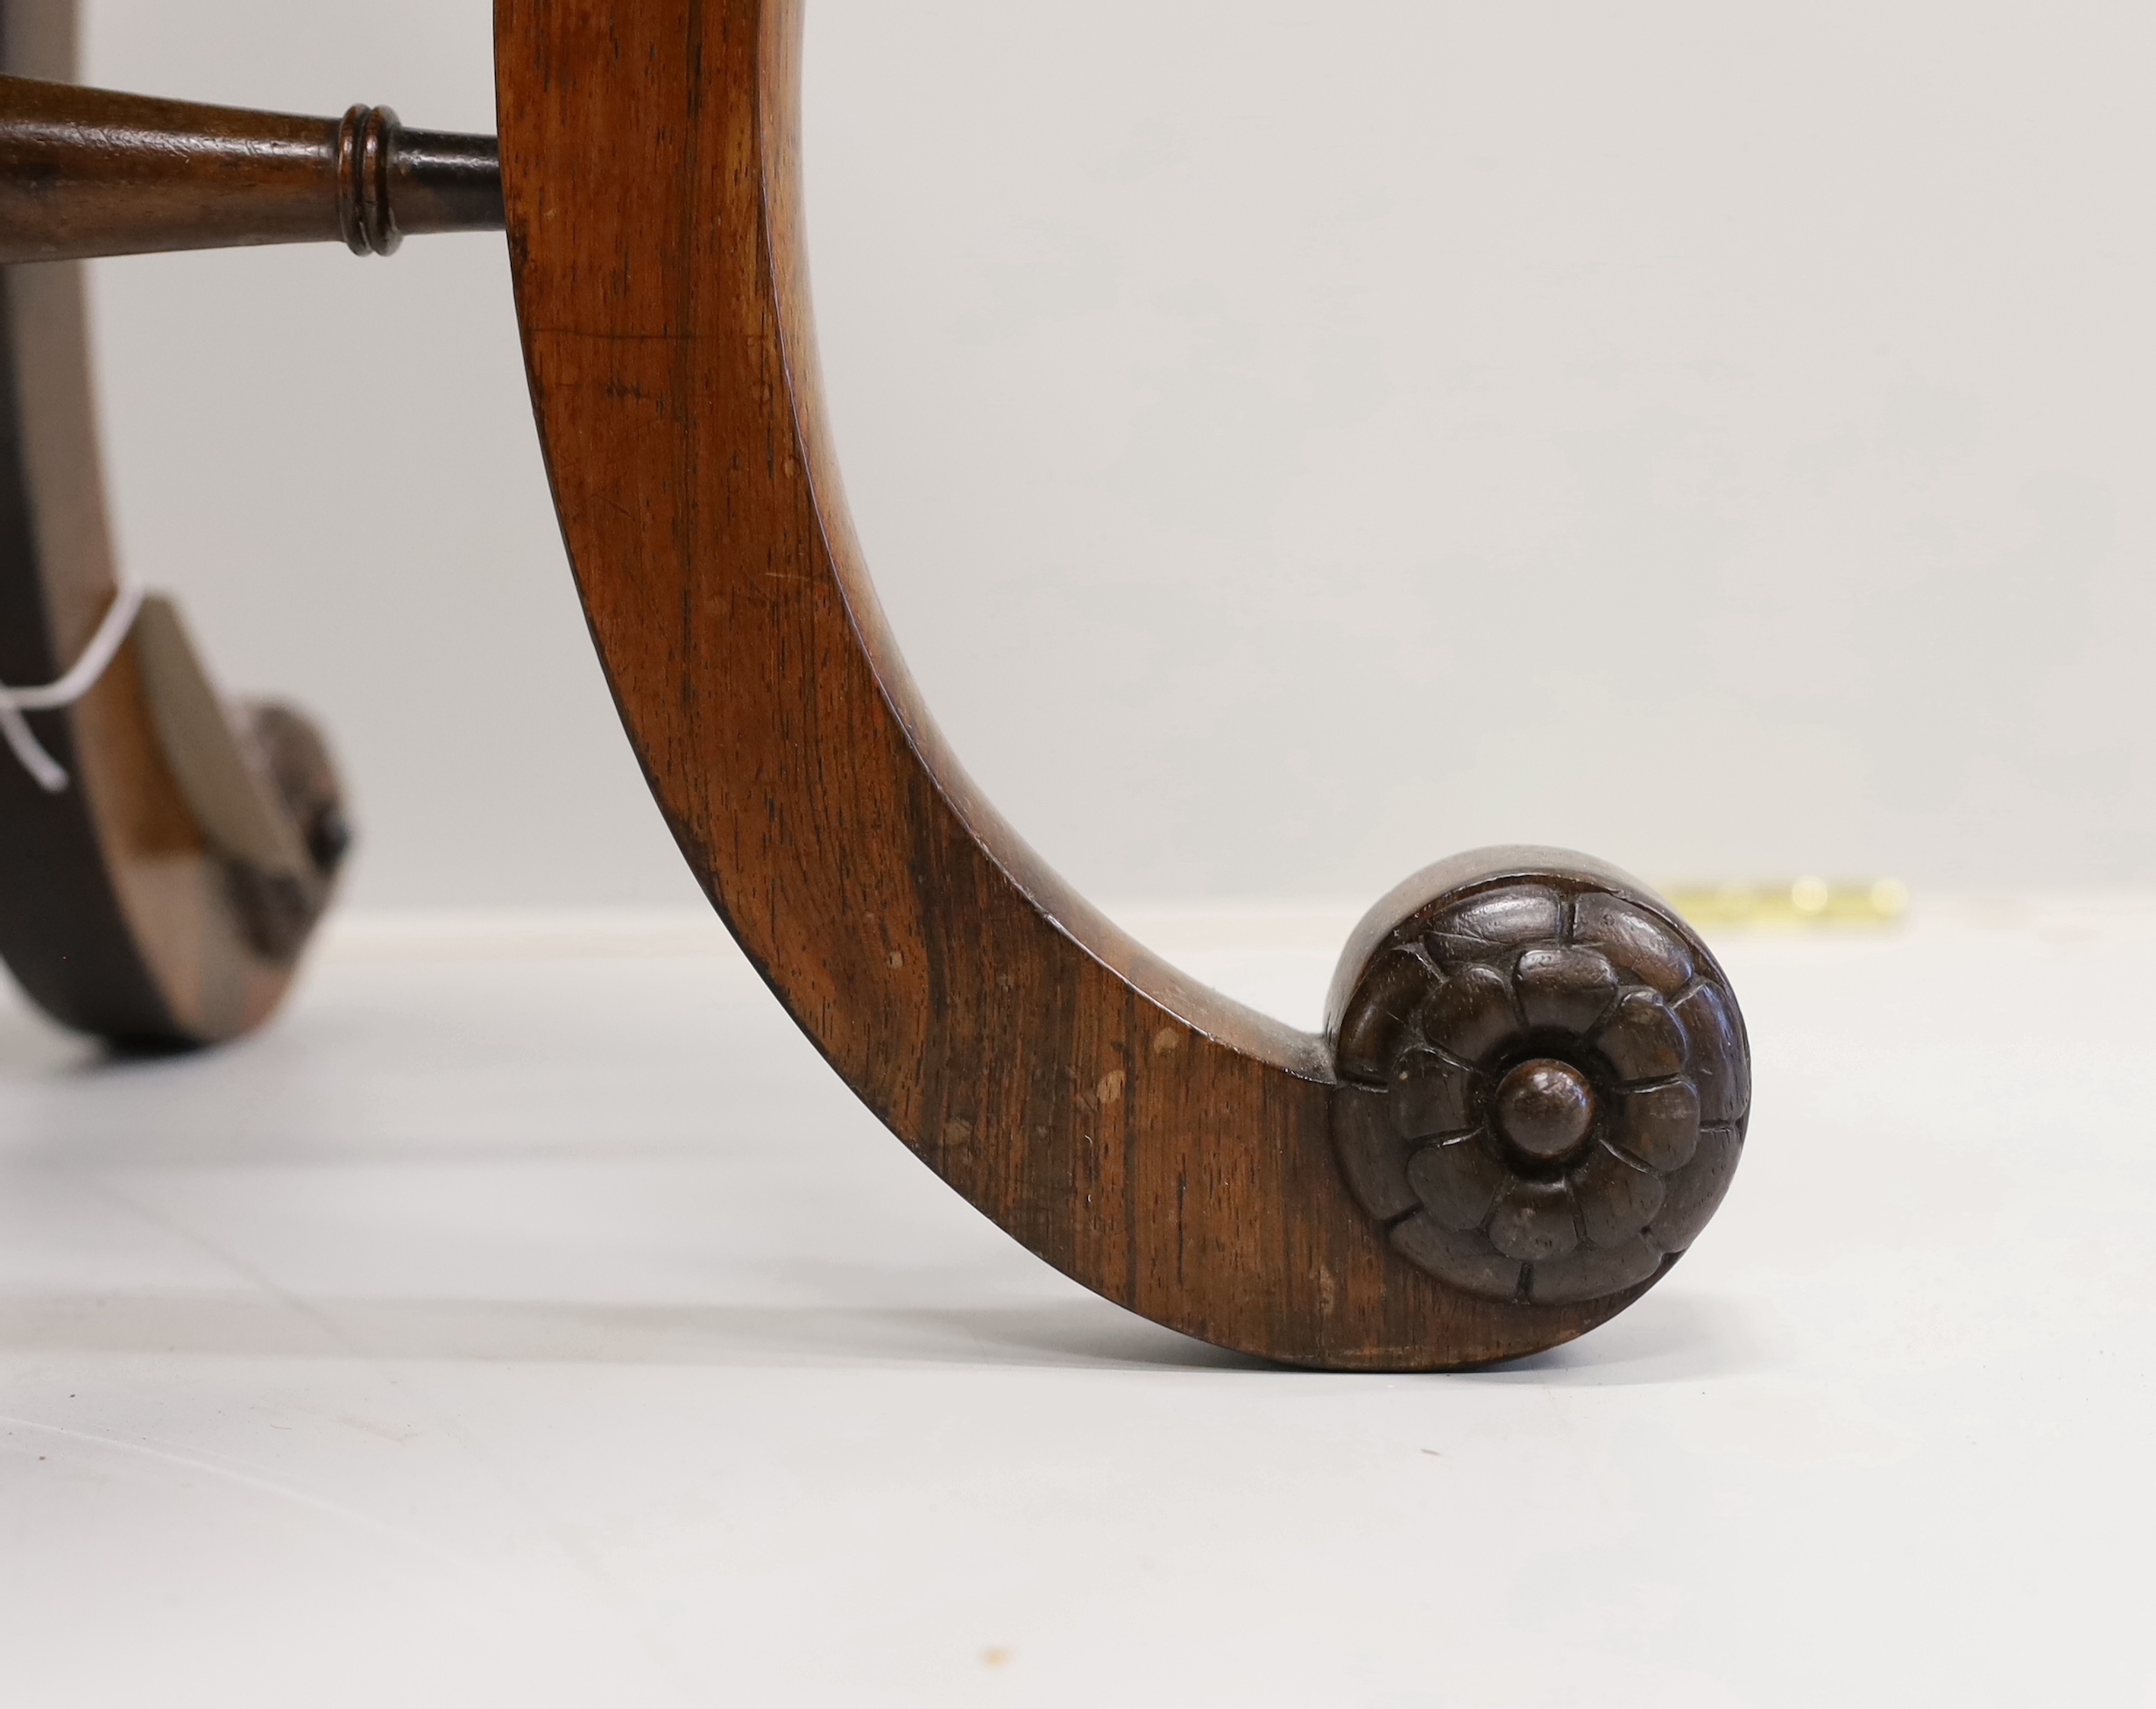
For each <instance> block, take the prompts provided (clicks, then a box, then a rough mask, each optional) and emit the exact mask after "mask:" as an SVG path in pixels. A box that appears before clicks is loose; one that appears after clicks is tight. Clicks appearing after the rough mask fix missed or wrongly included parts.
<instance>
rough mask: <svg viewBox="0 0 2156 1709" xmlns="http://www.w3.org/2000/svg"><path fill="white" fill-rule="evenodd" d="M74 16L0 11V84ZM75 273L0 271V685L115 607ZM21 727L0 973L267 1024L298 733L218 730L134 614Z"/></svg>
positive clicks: (144, 1023) (64, 1011) (52, 662)
mask: <svg viewBox="0 0 2156 1709" xmlns="http://www.w3.org/2000/svg"><path fill="white" fill-rule="evenodd" d="M73 63H74V7H73V4H72V0H0V68H4V69H5V70H6V71H8V72H11V73H16V72H19V73H27V74H34V75H36V76H38V77H40V78H56V77H64V76H66V75H67V73H68V72H69V71H70V70H71V69H72V67H73ZM118 586H119V583H118V578H117V575H116V573H115V568H114V562H113V553H112V546H111V540H110V534H109V533H108V530H107V528H106V523H105V515H104V506H103V495H102V486H101V482H100V475H99V459H98V449H97V435H96V430H95V413H94V410H93V406H92V401H91V391H90V378H89V364H88V342H87V327H86V325H85V320H84V314H83V301H82V285H81V269H80V268H79V267H78V266H76V265H73V264H59V265H38V266H13V267H9V268H6V269H5V270H4V271H0V681H4V682H7V683H10V684H11V685H14V686H16V687H18V688H20V687H28V686H32V685H36V684H41V683H46V682H49V681H53V679H55V678H56V677H58V676H59V675H60V674H62V672H63V671H64V670H65V669H66V668H67V667H68V666H69V665H70V664H71V663H73V662H74V660H76V659H77V658H78V657H80V656H81V653H82V650H83V647H84V646H85V645H86V644H87V642H88V639H89V638H90V636H91V635H92V634H93V633H94V632H95V631H96V629H97V627H98V625H99V624H100V622H101V621H102V618H103V617H104V615H105V612H106V611H107V610H108V608H109V607H110V605H111V604H112V602H113V600H114V598H115V597H116V595H117V590H118ZM30 723H31V724H32V728H33V730H34V731H35V733H36V734H37V736H38V737H39V739H40V740H41V742H42V743H43V745H45V747H46V749H47V750H48V751H49V752H50V753H51V754H52V755H53V757H54V758H55V759H58V760H59V761H60V764H61V766H63V767H64V768H65V769H66V771H67V773H68V781H67V787H65V788H63V789H60V790H58V791H52V790H47V789H46V788H44V787H41V786H40V785H39V783H38V782H37V780H35V779H33V778H32V776H31V775H30V773H28V772H27V771H25V769H24V768H23V767H22V766H19V765H18V764H17V763H16V761H15V760H14V759H12V758H11V756H10V755H9V754H8V753H7V752H5V750H4V749H0V957H4V958H5V959H6V962H7V964H8V966H9V968H10V970H11V971H12V972H13V973H14V975H15V976H16V978H18V980H19V981H20V982H21V984H22V985H23V986H24V988H25V990H27V991H28V992H29V993H30V994H31V995H32V997H33V998H35V999H37V1000H38V1001H39V1003H40V1004H41V1005H42V1006H44V1007H45V1008H46V1010H47V1011H48V1012H50V1013H52V1014H53V1015H54V1016H55V1017H57V1018H58V1019H60V1020H63V1021H65V1022H67V1023H68V1024H69V1025H72V1026H75V1027H79V1028H83V1029H84V1030H86V1031H88V1032H92V1033H97V1034H102V1035H105V1036H106V1037H109V1038H112V1039H116V1040H120V1041H124V1042H134V1043H143V1044H157V1045H170V1044H183V1043H201V1042H210V1041H214V1040H217V1039H223V1038H230V1037H231V1036H233V1035H237V1034H238V1033H242V1032H244V1031H246V1030H247V1029H248V1028H251V1027H253V1026H254V1025H256V1024H257V1023H258V1022H259V1021H260V1020H262V1019H263V1018H264V1017H265V1016H266V1015H267V1014H268V1013H270V1012H271V1011H272V1009H273V1008H274V1007H275V1006H276V1005H277V1003H278V1001H279V999H280V998H281V997H282V995H283V993H284V992H285V990H286V986H287V985H288V984H289V982H290V979H291V977H292V972H293V961H294V957H296V956H297V954H298V952H299V950H300V946H301V944H302V943H304V941H305V939H306V936H307V932H308V931H309V929H311V928H312V927H313V925H314V923H315V920H316V919H317V918H318V917H319V915H320V914H321V912H322V907H323V905H324V904H325V902H326V901H327V900H328V896H329V887H330V882H331V879H332V878H333V876H334V874H335V872H336V865H337V862H338V859H339V858H340V856H341V854H342V851H343V841H344V837H345V832H344V829H343V821H342V817H341V813H340V809H339V807H338V803H337V789H336V777H335V773H334V771H333V769H332V768H331V767H330V766H329V758H328V755H327V752H326V751H325V750H324V749H323V748H322V743H321V739H320V738H319V737H318V736H317V735H316V734H315V731H313V730H312V728H311V726H308V725H307V723H306V721H305V720H304V719H303V718H300V717H299V716H298V715H297V714H295V713H293V712H291V711H290V710H288V709H284V708H277V707H260V706H256V707H243V708H240V709H237V714H236V716H233V717H227V716H226V714H225V709H224V707H223V705H222V703H220V702H219V701H218V699H217V697H216V695H215V693H214V691H213V690H212V689H210V688H209V683H208V681H207V679H206V678H205V677H204V676H203V675H202V674H201V666H200V664H199V662H198V661H196V660H195V659H194V653H193V650H192V648H191V647H190V646H189V645H188V643H187V639H186V633H185V630H184V628H183V627H182V626H181V625H180V620H179V617H178V614H177V612H176V611H173V609H172V607H171V606H170V604H169V603H168V602H163V601H159V600H156V599H152V601H151V602H150V603H149V604H146V605H145V608H144V611H143V613H142V615H141V616H140V617H139V618H138V619H137V622H136V625H135V628H134V631H133V632H132V634H131V637H130V639H129V640H128V642H127V644H126V645H125V646H123V647H122V649H121V650H120V652H119V653H118V655H117V658H116V659H115V660H114V661H113V663H112V665H111V667H110V669H108V670H107V671H106V672H105V674H103V676H102V678H101V679H100V680H99V681H98V682H97V684H96V686H95V688H94V689H91V690H90V692H89V693H88V695H87V696H85V697H84V698H83V699H82V700H81V702H80V703H77V704H76V705H75V706H74V707H72V708H70V709H68V710H61V711H53V712H41V713H32V714H31V715H30Z"/></svg>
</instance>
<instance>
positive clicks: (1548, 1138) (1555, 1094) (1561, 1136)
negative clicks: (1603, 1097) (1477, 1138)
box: [1497, 1058, 1594, 1163]
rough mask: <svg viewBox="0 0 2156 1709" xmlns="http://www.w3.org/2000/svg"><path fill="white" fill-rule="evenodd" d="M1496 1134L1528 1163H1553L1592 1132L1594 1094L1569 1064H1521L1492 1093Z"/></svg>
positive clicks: (1577, 1145)
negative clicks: (1502, 1136)
mask: <svg viewBox="0 0 2156 1709" xmlns="http://www.w3.org/2000/svg"><path fill="white" fill-rule="evenodd" d="M1497 1129H1498V1131H1499V1132H1500V1133H1502V1134H1503V1135H1504V1136H1505V1138H1506V1139H1508V1140H1509V1141H1511V1142H1512V1143H1513V1144H1514V1145H1516V1146H1517V1147H1518V1148H1520V1149H1521V1150H1522V1151H1523V1152H1525V1153H1526V1154H1527V1155H1529V1156H1530V1157H1532V1158H1535V1159H1537V1161H1539V1162H1545V1163H1554V1162H1557V1161H1558V1160H1559V1158H1561V1157H1563V1156H1564V1155H1566V1153H1567V1152H1570V1151H1573V1150H1576V1149H1578V1148H1579V1146H1580V1142H1581V1141H1584V1140H1585V1139H1586V1138H1587V1135H1588V1134H1589V1133H1593V1132H1594V1087H1593V1086H1590V1085H1589V1084H1587V1076H1586V1075H1584V1074H1582V1073H1580V1070H1578V1069H1576V1068H1574V1067H1573V1065H1572V1064H1571V1063H1559V1062H1552V1061H1550V1060H1548V1059H1547V1058H1545V1059H1542V1060H1540V1061H1537V1062H1531V1063H1521V1064H1520V1065H1519V1066H1518V1067H1517V1068H1516V1069H1514V1070H1512V1072H1511V1073H1509V1074H1508V1075H1506V1076H1505V1077H1504V1079H1503V1081H1502V1083H1501V1084H1499V1086H1498V1088H1497Z"/></svg>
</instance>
